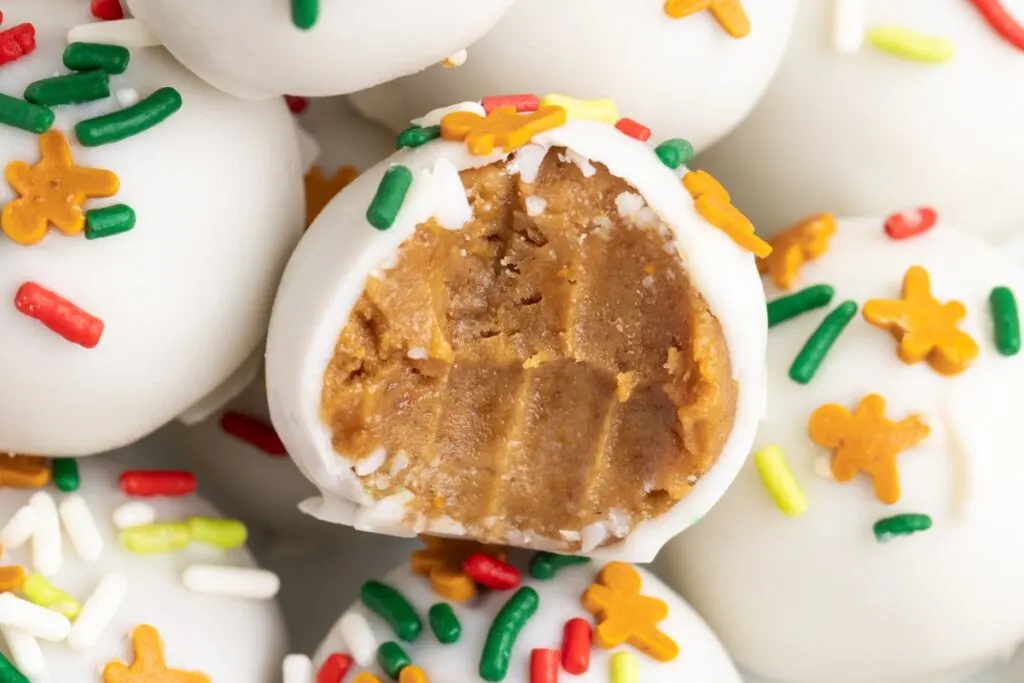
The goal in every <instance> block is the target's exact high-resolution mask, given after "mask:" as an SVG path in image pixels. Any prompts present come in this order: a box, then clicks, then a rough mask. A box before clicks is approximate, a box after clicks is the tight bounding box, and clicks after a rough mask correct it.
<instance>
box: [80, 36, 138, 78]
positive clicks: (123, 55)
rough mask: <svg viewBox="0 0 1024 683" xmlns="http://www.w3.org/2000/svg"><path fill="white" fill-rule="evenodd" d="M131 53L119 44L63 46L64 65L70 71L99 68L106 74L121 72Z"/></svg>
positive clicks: (126, 65) (129, 59)
mask: <svg viewBox="0 0 1024 683" xmlns="http://www.w3.org/2000/svg"><path fill="white" fill-rule="evenodd" d="M131 58H132V55H131V53H130V52H129V51H128V48H126V47H123V46H121V45H101V44H99V43H71V44H70V45H68V46H67V47H66V48H64V66H66V67H67V68H69V69H71V70H72V71H92V70H93V69H100V70H102V71H105V72H106V73H108V74H123V73H124V72H125V69H127V68H128V62H129V61H131Z"/></svg>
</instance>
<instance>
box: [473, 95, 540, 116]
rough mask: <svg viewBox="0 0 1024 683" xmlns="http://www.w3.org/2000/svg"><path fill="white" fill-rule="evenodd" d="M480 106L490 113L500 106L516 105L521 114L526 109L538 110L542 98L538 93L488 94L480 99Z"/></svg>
mask: <svg viewBox="0 0 1024 683" xmlns="http://www.w3.org/2000/svg"><path fill="white" fill-rule="evenodd" d="M480 106H482V107H483V108H484V111H485V112H486V113H488V114H490V113H491V112H492V111H494V110H495V109H497V108H498V107H515V108H516V111H517V112H519V113H520V114H521V113H523V112H526V111H537V110H538V109H539V108H540V99H538V98H537V96H536V95H488V96H487V97H485V98H483V99H482V100H480Z"/></svg>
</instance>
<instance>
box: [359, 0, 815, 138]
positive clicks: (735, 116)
mask: <svg viewBox="0 0 1024 683" xmlns="http://www.w3.org/2000/svg"><path fill="white" fill-rule="evenodd" d="M664 5H665V3H664V2H661V1H659V0H603V1H602V2H599V3H595V2H593V1H592V0H559V1H558V2H556V3H552V2H548V1H547V0H518V1H517V2H516V3H515V6H514V7H513V8H512V9H511V11H509V13H508V14H507V15H506V16H505V18H503V19H502V20H501V21H500V22H498V25H497V26H496V27H495V28H494V29H493V30H492V31H490V32H489V33H488V34H487V35H486V36H484V37H483V38H482V39H481V40H480V41H478V42H477V43H475V44H474V45H473V46H472V47H471V48H470V50H469V60H468V61H467V62H466V63H465V64H464V65H463V66H460V67H459V68H457V69H446V68H444V67H441V66H434V67H431V68H429V69H427V70H425V71H423V72H421V73H419V74H416V75H413V76H410V77H407V78H402V79H398V80H396V81H393V82H391V83H387V84H385V85H382V86H380V87H379V88H375V89H372V90H368V91H366V92H361V93H358V94H356V95H355V96H354V97H353V101H354V102H355V103H356V106H358V107H359V108H360V109H361V110H363V111H364V112H365V113H367V114H368V115H370V116H371V117H372V118H375V119H378V120H380V121H383V122H384V123H386V124H387V125H388V126H391V127H392V128H394V129H395V130H401V129H402V128H404V127H405V126H407V125H408V122H409V120H410V119H411V118H413V117H415V116H419V115H421V114H422V113H423V112H425V111H428V110H430V109H432V108H434V107H440V106H442V105H445V104H450V103H452V102H459V101H461V100H467V99H471V100H472V99H480V98H481V97H484V96H486V95H502V94H506V93H534V94H536V95H538V96H541V95H544V94H546V93H549V92H557V93H565V94H571V95H573V96H574V97H579V98H585V99H586V98H611V99H612V100H614V101H615V104H616V105H618V107H619V114H620V116H628V117H630V118H633V119H635V120H637V121H639V122H640V123H642V124H644V125H646V126H648V127H649V128H650V129H651V130H652V131H653V132H654V137H653V138H652V139H653V140H655V141H661V140H663V139H667V138H673V137H685V138H686V139H687V140H689V141H690V142H691V143H692V144H693V145H694V147H695V148H696V149H704V148H705V147H707V146H709V145H711V144H713V143H714V142H715V141H716V140H718V139H719V138H720V137H721V136H722V135H724V134H725V133H726V132H728V131H729V130H731V129H732V128H733V127H734V126H735V125H736V124H737V123H739V122H740V121H741V120H742V119H743V117H744V116H745V115H746V114H747V113H748V112H749V111H750V109H751V108H752V107H753V106H754V103H755V102H756V101H757V99H758V97H760V95H761V94H762V93H763V91H764V89H765V87H766V86H767V85H768V82H769V81H770V79H771V77H772V75H773V73H774V72H775V69H776V68H777V67H778V65H779V62H780V61H781V60H782V55H783V52H784V48H785V45H786V41H787V39H788V37H789V31H790V28H791V26H792V23H793V16H794V14H795V12H796V5H797V1H796V0H743V7H744V8H745V9H746V12H747V14H748V16H749V17H750V21H751V32H750V34H749V35H748V36H746V37H745V38H740V39H736V38H732V37H731V36H729V34H727V33H726V32H725V30H724V29H723V28H722V27H721V26H719V24H718V23H717V22H716V21H715V20H714V19H713V18H712V17H711V15H710V13H708V12H700V13H698V14H696V15H692V16H689V17H684V18H682V19H672V18H671V17H669V16H668V15H667V14H665V11H664Z"/></svg>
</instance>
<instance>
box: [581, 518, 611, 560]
mask: <svg viewBox="0 0 1024 683" xmlns="http://www.w3.org/2000/svg"><path fill="white" fill-rule="evenodd" d="M580 538H581V543H582V545H581V546H580V550H581V551H582V552H584V553H589V552H590V551H592V550H594V549H596V548H597V547H598V546H599V545H601V544H602V543H604V540H605V539H606V538H608V529H607V528H605V525H604V524H602V523H601V522H594V523H593V524H588V525H587V526H585V527H583V532H582V533H581V534H580Z"/></svg>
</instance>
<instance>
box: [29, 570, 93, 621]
mask: <svg viewBox="0 0 1024 683" xmlns="http://www.w3.org/2000/svg"><path fill="white" fill-rule="evenodd" d="M21 592H22V593H24V594H25V597H26V598H28V599H29V600H31V601H32V602H33V603H35V604H37V605H39V606H40V607H45V608H46V609H48V610H52V611H54V612H57V613H59V614H63V615H64V616H66V617H67V618H68V619H71V620H74V619H75V617H77V616H78V613H79V612H81V611H82V605H81V604H79V602H78V600H75V599H74V598H73V597H71V596H70V595H68V594H67V593H65V592H64V591H62V590H61V589H59V588H57V587H56V586H54V585H52V584H51V583H50V582H49V581H47V580H46V579H45V578H43V577H42V576H40V575H39V574H29V575H28V576H26V577H25V580H24V581H23V582H22V584H21Z"/></svg>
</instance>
